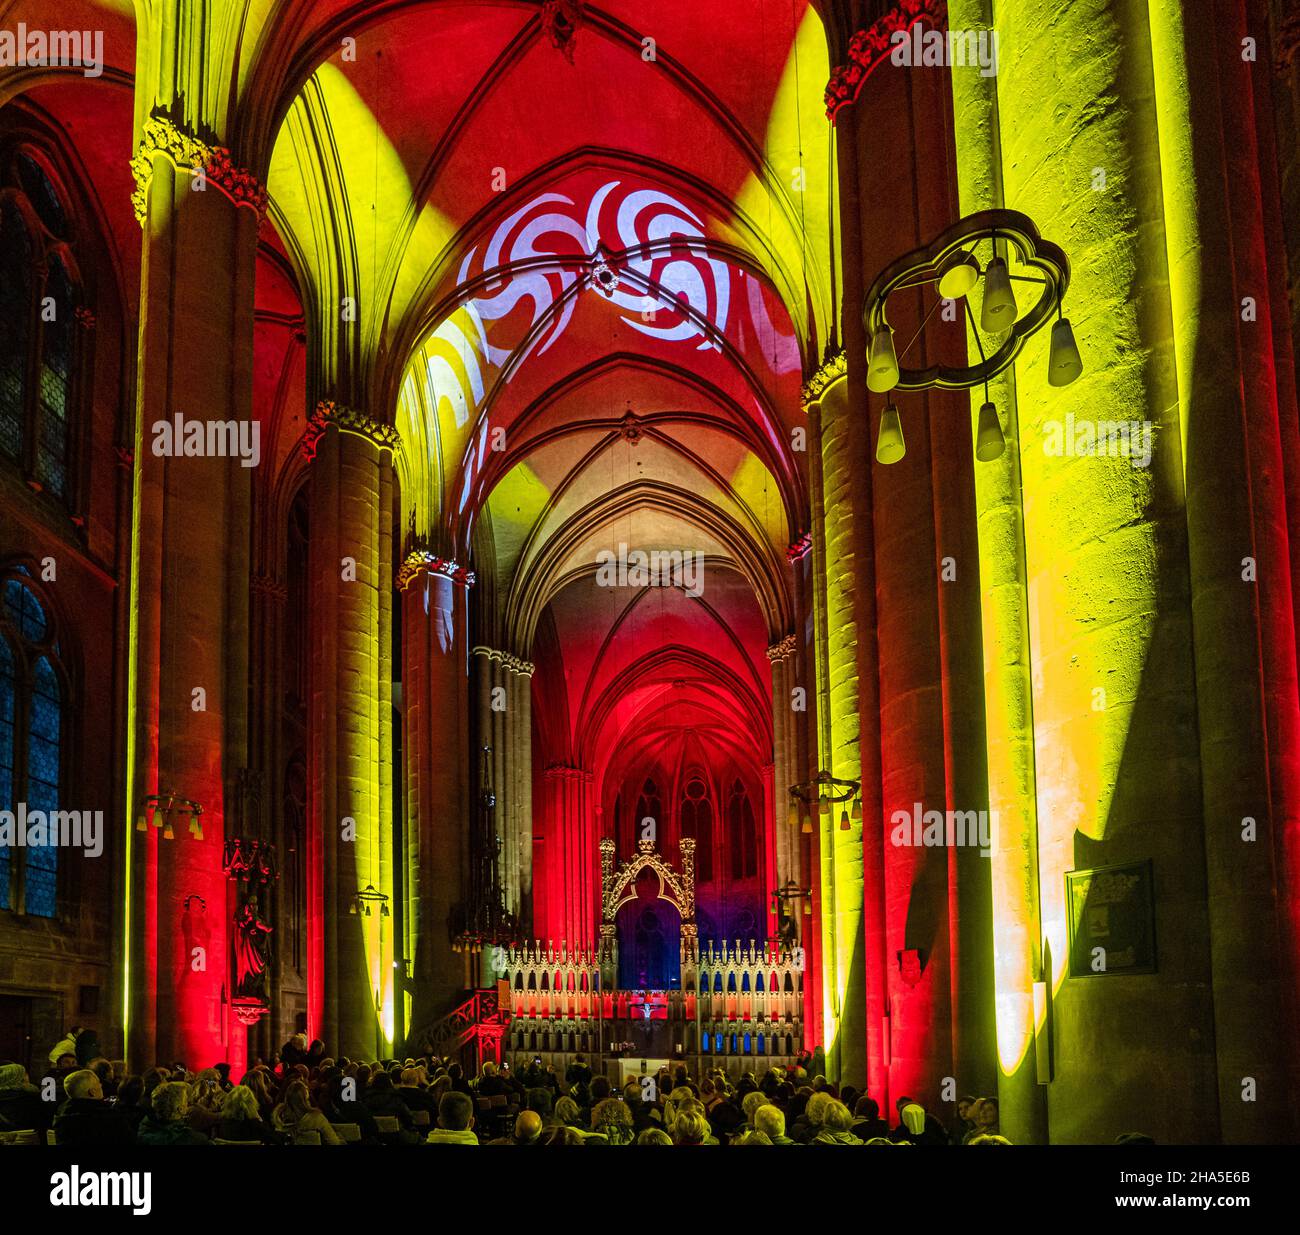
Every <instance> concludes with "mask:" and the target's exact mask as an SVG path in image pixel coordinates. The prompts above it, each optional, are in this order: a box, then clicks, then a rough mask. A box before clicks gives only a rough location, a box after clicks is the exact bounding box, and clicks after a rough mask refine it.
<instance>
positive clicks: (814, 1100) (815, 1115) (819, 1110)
mask: <svg viewBox="0 0 1300 1235" xmlns="http://www.w3.org/2000/svg"><path fill="white" fill-rule="evenodd" d="M834 1101H835V1099H834V1098H832V1097H831V1096H830V1094H828V1093H827V1092H826V1091H825V1090H824V1089H823V1090H821V1091H819V1092H818V1093H815V1094H813V1096H812V1097H811V1098H809V1099H808V1105H807V1106H806V1107H804V1109H803V1114H804V1118H805V1119H806V1120H807V1121H808V1122H809V1123H810V1124H812V1125H813V1127H815V1128H820V1127H821V1126H822V1124H824V1123H825V1122H826V1107H827V1106H828V1105H829V1104H830V1103H832V1102H834Z"/></svg>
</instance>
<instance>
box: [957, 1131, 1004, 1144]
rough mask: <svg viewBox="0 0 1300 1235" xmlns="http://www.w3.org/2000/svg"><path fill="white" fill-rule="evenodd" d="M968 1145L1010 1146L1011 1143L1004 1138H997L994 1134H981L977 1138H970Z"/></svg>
mask: <svg viewBox="0 0 1300 1235" xmlns="http://www.w3.org/2000/svg"><path fill="white" fill-rule="evenodd" d="M966 1143H967V1144H968V1145H1010V1144H1011V1142H1010V1141H1009V1140H1007V1138H1006V1137H1005V1136H999V1135H998V1134H997V1133H996V1132H981V1133H980V1134H979V1136H972V1137H971V1138H970V1140H969V1141H967V1142H966Z"/></svg>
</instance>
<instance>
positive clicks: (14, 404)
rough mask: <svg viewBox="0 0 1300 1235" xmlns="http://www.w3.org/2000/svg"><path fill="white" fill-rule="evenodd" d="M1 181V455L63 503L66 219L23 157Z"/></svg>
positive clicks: (35, 167)
mask: <svg viewBox="0 0 1300 1235" xmlns="http://www.w3.org/2000/svg"><path fill="white" fill-rule="evenodd" d="M0 175H2V177H3V178H2V179H0V456H3V457H4V458H7V459H9V460H10V461H11V462H13V463H14V464H15V465H17V466H18V467H19V468H20V469H21V471H22V473H23V475H24V477H25V479H26V480H27V483H28V484H29V485H30V486H31V487H32V488H33V489H36V490H37V491H38V492H47V493H50V494H52V495H53V496H54V497H56V498H58V499H59V500H60V501H61V502H63V503H64V504H65V505H70V504H71V499H72V496H73V495H72V493H71V478H72V475H73V471H72V465H73V459H72V453H73V452H72V444H73V435H72V422H73V418H74V416H73V413H74V398H75V394H76V382H75V373H76V365H77V330H76V314H77V309H78V306H79V305H80V303H81V299H82V297H81V291H80V277H79V275H78V271H77V264H76V259H75V258H74V256H73V252H72V248H71V245H70V239H71V237H70V235H69V223H68V217H67V214H66V212H65V210H64V208H63V204H62V202H61V200H60V197H59V192H58V190H57V189H56V188H55V185H54V181H53V180H52V179H51V177H50V174H49V172H48V171H47V170H46V169H45V168H44V167H43V166H42V165H41V164H40V163H39V162H38V161H37V160H36V159H35V158H34V157H33V156H32V155H31V154H28V153H26V152H25V151H19V152H18V153H16V154H13V155H12V156H11V157H10V158H9V159H8V165H7V166H4V167H0Z"/></svg>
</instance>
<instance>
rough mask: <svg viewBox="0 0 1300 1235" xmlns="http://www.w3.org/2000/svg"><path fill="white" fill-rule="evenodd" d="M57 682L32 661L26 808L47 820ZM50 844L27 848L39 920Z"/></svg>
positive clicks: (46, 905)
mask: <svg viewBox="0 0 1300 1235" xmlns="http://www.w3.org/2000/svg"><path fill="white" fill-rule="evenodd" d="M61 694H62V692H61V691H60V690H59V679H58V677H57V676H56V675H55V672H54V669H53V668H52V667H51V665H50V662H49V661H48V660H47V659H46V658H45V657H41V659H40V660H38V661H37V662H36V672H35V674H34V675H33V681H32V714H31V723H30V726H29V727H28V730H27V808H28V810H40V811H44V812H45V814H46V817H47V819H48V818H49V817H50V816H51V815H52V814H53V813H54V812H55V811H57V810H58V809H59V721H60V710H61V705H62V699H61ZM49 840H50V842H51V843H50V844H48V845H45V846H43V847H41V848H33V847H28V848H27V849H26V850H25V851H24V852H25V853H26V858H27V871H26V876H25V878H24V881H23V882H24V887H25V889H26V904H27V912H28V913H29V914H34V915H35V916H37V917H40V918H52V917H53V916H54V912H55V908H56V904H55V890H56V880H55V876H56V874H57V872H58V864H59V853H58V849H57V848H56V847H55V844H54V843H53V842H54V841H55V840H56V838H55V837H53V836H51V837H50V838H49Z"/></svg>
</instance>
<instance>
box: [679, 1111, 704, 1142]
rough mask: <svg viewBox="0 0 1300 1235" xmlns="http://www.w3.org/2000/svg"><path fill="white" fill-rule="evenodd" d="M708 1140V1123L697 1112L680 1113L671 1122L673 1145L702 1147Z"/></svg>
mask: <svg viewBox="0 0 1300 1235" xmlns="http://www.w3.org/2000/svg"><path fill="white" fill-rule="evenodd" d="M708 1139H709V1121H708V1120H707V1119H705V1118H704V1116H703V1114H702V1113H701V1112H699V1111H680V1112H679V1113H678V1115H677V1118H676V1119H674V1120H673V1144H674V1145H703V1144H704V1142H705V1141H706V1140H708Z"/></svg>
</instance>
